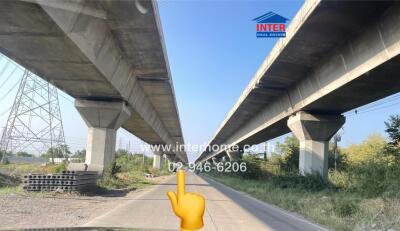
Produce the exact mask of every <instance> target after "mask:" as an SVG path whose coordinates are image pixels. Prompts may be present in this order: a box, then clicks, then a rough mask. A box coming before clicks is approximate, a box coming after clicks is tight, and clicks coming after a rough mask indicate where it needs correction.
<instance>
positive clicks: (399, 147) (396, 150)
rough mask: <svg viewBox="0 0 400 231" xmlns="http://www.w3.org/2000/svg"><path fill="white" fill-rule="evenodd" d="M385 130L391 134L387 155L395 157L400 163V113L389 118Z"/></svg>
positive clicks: (386, 150)
mask: <svg viewBox="0 0 400 231" xmlns="http://www.w3.org/2000/svg"><path fill="white" fill-rule="evenodd" d="M385 126H386V130H385V132H386V133H387V134H388V136H389V139H390V140H389V142H388V143H387V145H386V147H385V153H384V154H385V155H386V156H387V157H388V158H390V157H392V158H393V159H395V161H396V162H397V163H400V115H392V116H390V117H389V120H388V121H387V122H385Z"/></svg>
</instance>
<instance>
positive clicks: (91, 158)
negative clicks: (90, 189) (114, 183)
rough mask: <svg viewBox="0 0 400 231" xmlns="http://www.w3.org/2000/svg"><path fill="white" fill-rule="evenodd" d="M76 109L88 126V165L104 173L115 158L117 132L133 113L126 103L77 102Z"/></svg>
mask: <svg viewBox="0 0 400 231" xmlns="http://www.w3.org/2000/svg"><path fill="white" fill-rule="evenodd" d="M75 107H76V109H77V110H78V112H79V114H80V115H81V116H82V118H83V120H84V121H85V123H86V125H87V126H88V136H87V144H86V164H88V165H89V168H90V169H96V170H98V171H103V169H104V168H105V167H107V166H108V165H109V164H110V163H111V162H112V161H113V160H114V158H115V142H116V133H117V130H118V128H120V127H121V125H122V124H123V123H124V122H125V121H126V120H128V119H129V117H130V115H131V112H130V110H129V108H128V107H127V106H126V104H125V103H124V102H106V101H91V100H75Z"/></svg>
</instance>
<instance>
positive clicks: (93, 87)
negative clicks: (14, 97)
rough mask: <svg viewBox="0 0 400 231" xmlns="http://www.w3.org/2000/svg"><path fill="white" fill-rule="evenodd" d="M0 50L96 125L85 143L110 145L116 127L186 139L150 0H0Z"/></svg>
mask: <svg viewBox="0 0 400 231" xmlns="http://www.w3.org/2000/svg"><path fill="white" fill-rule="evenodd" d="M0 52H2V53H3V54H5V55H7V56H8V57H10V58H12V59H13V60H15V61H16V62H18V63H19V64H21V65H22V66H24V67H25V68H27V69H29V70H30V71H32V72H34V73H35V74H37V75H38V76H40V77H42V78H44V79H46V80H48V81H49V82H50V83H52V84H53V85H55V86H57V87H58V88H59V89H61V90H62V91H65V92H66V93H67V94H69V95H71V96H72V97H74V98H76V99H77V100H78V101H77V108H78V110H79V112H80V113H81V115H82V116H83V117H84V120H85V122H86V123H87V124H88V126H89V127H94V128H98V129H97V130H96V129H94V130H93V131H92V130H90V131H89V133H90V134H89V136H88V140H98V139H102V140H103V141H102V143H104V142H105V143H107V142H111V143H109V144H112V143H115V141H113V139H114V138H113V136H114V135H115V134H113V133H114V132H113V131H112V130H116V129H118V127H120V126H122V127H123V128H125V129H126V130H128V131H129V132H131V133H132V134H134V135H135V136H137V137H139V138H140V139H142V140H144V141H145V142H147V143H149V144H170V145H174V144H175V143H179V144H183V143H184V140H183V136H182V129H181V126H180V121H179V114H178V109H177V105H176V100H175V94H174V88H173V83H172V78H171V73H170V70H169V64H168V58H167V53H166V49H165V44H164V39H163V34H162V28H161V23H160V18H159V15H158V10H157V4H156V2H155V1H134V0H124V1H119V0H101V1H90V0H78V1H73V0H66V1H52V0H37V1H36V0H20V1H14V0H12V1H11V0H4V1H0ZM116 102H117V103H119V104H118V105H117V104H116ZM105 105H111V106H105ZM125 117H126V118H125ZM100 128H101V129H100ZM107 129H108V130H107ZM100 133H101V134H100ZM102 133H104V134H105V135H104V134H102ZM93 137H95V138H94V139H92V138H93ZM104 139H105V141H104ZM96 145H97V144H93V145H90V146H89V145H88V148H87V149H88V150H89V155H91V154H90V150H91V147H93V146H96ZM103 146H104V145H103ZM103 149H104V148H103ZM93 152H108V151H105V150H93ZM168 154H170V157H171V160H175V157H176V160H180V161H183V162H187V156H186V153H185V152H184V151H183V152H180V151H177V152H171V153H168ZM99 161H102V160H99Z"/></svg>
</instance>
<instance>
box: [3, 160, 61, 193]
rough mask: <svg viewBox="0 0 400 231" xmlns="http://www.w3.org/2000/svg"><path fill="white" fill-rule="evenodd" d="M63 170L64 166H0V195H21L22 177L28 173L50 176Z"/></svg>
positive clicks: (25, 164) (24, 164)
mask: <svg viewBox="0 0 400 231" xmlns="http://www.w3.org/2000/svg"><path fill="white" fill-rule="evenodd" d="M62 170H65V164H51V165H46V166H42V165H41V164H27V163H21V164H0V194H9V193H22V192H23V191H22V187H21V183H22V180H21V179H22V177H23V175H26V174H29V173H32V174H34V173H36V174H51V173H58V172H61V171H62Z"/></svg>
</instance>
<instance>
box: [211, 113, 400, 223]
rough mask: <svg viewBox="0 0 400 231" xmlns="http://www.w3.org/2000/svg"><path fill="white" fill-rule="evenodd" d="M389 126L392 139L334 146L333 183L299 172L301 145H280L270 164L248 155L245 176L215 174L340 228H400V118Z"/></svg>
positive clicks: (291, 140)
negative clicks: (335, 149) (335, 157)
mask: <svg viewBox="0 0 400 231" xmlns="http://www.w3.org/2000/svg"><path fill="white" fill-rule="evenodd" d="M385 124H386V132H387V135H388V139H385V138H384V137H382V136H380V135H378V134H373V135H371V136H369V137H368V138H367V139H366V140H364V141H363V142H362V143H360V144H353V145H350V146H348V147H347V148H343V149H340V148H338V149H337V153H338V158H337V159H336V163H337V165H336V170H335V168H334V162H335V159H334V154H333V147H334V145H333V144H331V147H330V153H329V168H330V170H329V179H328V180H327V181H325V180H323V179H322V178H321V177H319V176H316V175H308V176H301V175H299V174H298V158H299V142H298V140H297V139H296V138H294V137H287V138H286V140H285V141H284V142H283V143H281V144H279V143H278V144H277V150H276V153H275V154H274V155H273V156H272V157H270V158H267V159H266V160H264V159H261V158H258V157H257V156H255V155H245V156H244V157H243V159H242V161H244V162H246V164H247V171H246V172H244V173H240V172H238V173H219V172H216V171H214V172H212V173H210V174H209V176H211V177H212V178H213V179H215V180H217V181H219V182H221V183H223V184H225V185H228V186H230V187H232V188H234V189H237V190H239V191H243V192H246V193H248V194H250V195H252V196H254V197H256V198H258V199H260V200H263V201H265V202H268V203H272V204H275V205H277V206H279V207H281V208H284V209H286V210H289V211H293V212H296V213H298V214H300V215H302V216H304V217H305V218H308V219H310V220H313V221H314V222H316V223H319V224H321V225H323V226H326V227H329V228H332V229H335V230H400V116H391V117H390V119H389V120H388V122H386V123H385Z"/></svg>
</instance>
